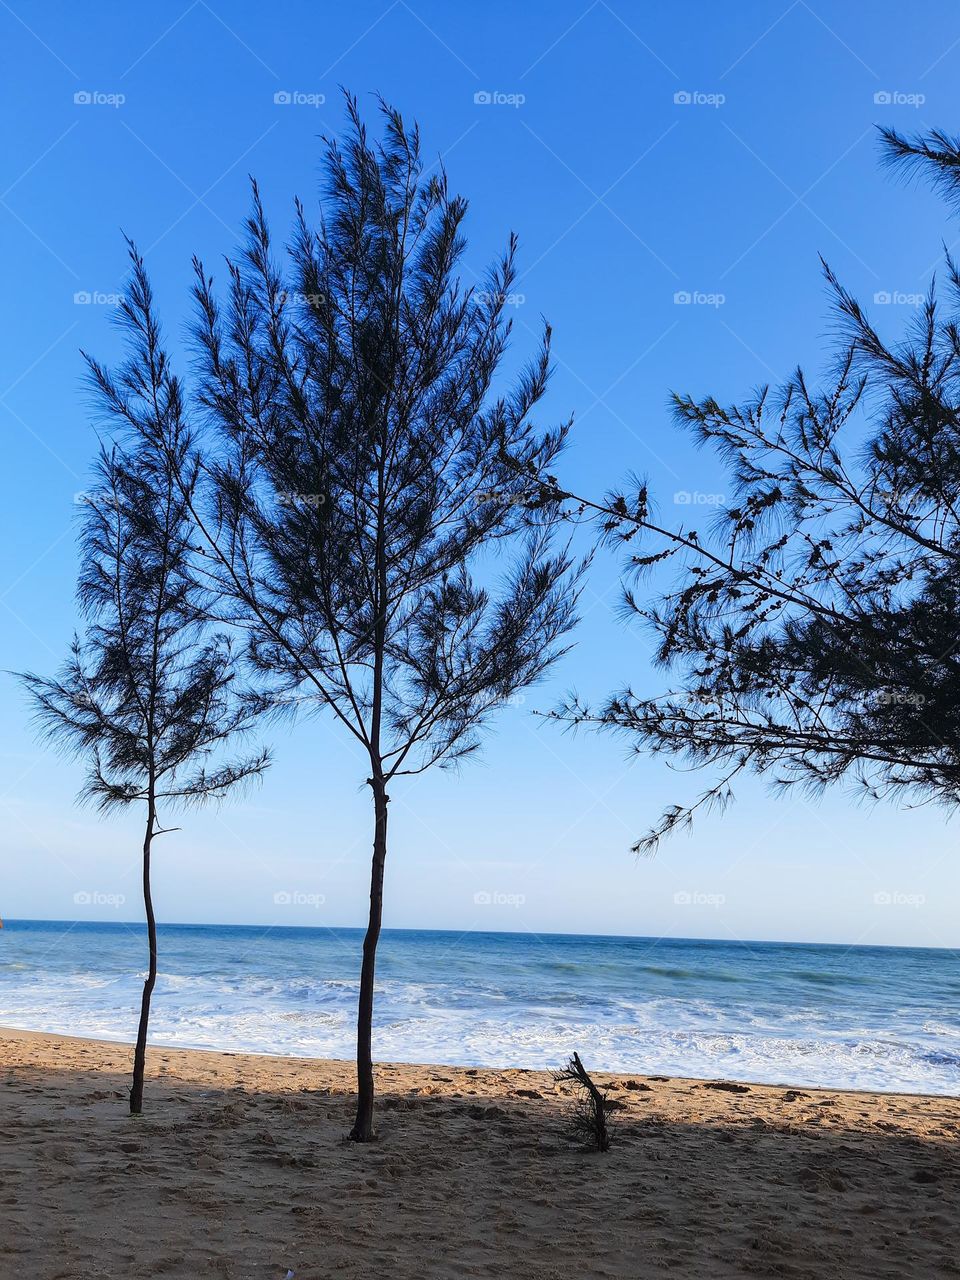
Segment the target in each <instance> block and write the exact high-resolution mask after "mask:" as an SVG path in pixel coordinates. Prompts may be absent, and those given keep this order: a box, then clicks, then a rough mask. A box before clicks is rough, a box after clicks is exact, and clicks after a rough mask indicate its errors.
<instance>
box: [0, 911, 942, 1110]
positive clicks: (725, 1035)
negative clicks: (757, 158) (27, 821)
mask: <svg viewBox="0 0 960 1280" xmlns="http://www.w3.org/2000/svg"><path fill="white" fill-rule="evenodd" d="M362 937H363V934H362V932H361V931H360V930H359V929H294V928H274V927H256V926H225V925H164V926H161V928H160V942H159V952H160V965H159V977H158V980H157V986H156V991H155V993H154V999H153V1008H152V1017H151V1024H150V1032H151V1041H152V1042H153V1043H155V1044H158V1045H161V1044H162V1045H171V1046H177V1047H182V1048H204V1049H226V1050H232V1051H246V1052H253V1053H266V1054H294V1055H302V1056H307V1057H325V1058H349V1057H351V1056H352V1054H353V1051H354V1035H355V1030H356V1000H357V990H358V973H359V967H360V947H361V941H362ZM145 968H146V933H145V929H144V926H143V925H142V924H130V925H125V924H117V923H109V924H95V923H78V924H71V923H65V922H62V921H26V920H13V921H7V922H6V927H5V928H4V929H3V930H2V932H0V1024H2V1025H4V1026H12V1027H21V1028H25V1029H29V1030H35V1031H54V1032H60V1033H65V1034H70V1035H77V1036H91V1037H99V1038H102V1039H108V1040H122V1041H132V1040H133V1039H134V1037H135V1033H136V1024H137V1017H138V1013H139V1006H140V991H141V987H142V982H143V975H144V970H145ZM374 1045H375V1054H376V1057H377V1058H378V1059H380V1060H381V1061H395V1062H432V1063H450V1064H455V1063H461V1064H464V1065H472V1066H499V1067H503V1066H523V1067H546V1068H554V1067H557V1066H559V1065H561V1064H562V1063H563V1062H564V1061H565V1060H566V1059H567V1058H568V1057H569V1055H570V1053H571V1052H572V1051H573V1050H577V1051H578V1052H579V1053H580V1055H581V1057H582V1058H583V1060H584V1062H585V1063H586V1064H587V1065H588V1067H590V1068H593V1069H596V1070H611V1071H633V1072H638V1073H640V1072H645V1073H648V1074H661V1075H685V1076H697V1077H718V1076H722V1077H726V1078H728V1079H737V1080H752V1081H759V1082H768V1083H774V1084H799V1085H804V1084H805V1085H826V1086H831V1087H836V1088H853V1089H881V1090H897V1091H910V1092H914V1091H915V1092H924V1093H939V1094H957V1093H960V957H958V955H957V954H956V953H954V952H952V951H948V950H932V949H919V948H917V949H913V948H901V947H851V946H828V945H820V944H804V945H799V944H792V943H791V944H787V943H777V942H727V941H723V942H721V941H704V940H696V939H676V938H624V937H580V936H574V935H566V934H562V935H550V934H546V935H538V936H534V935H531V934H516V933H473V932H471V933H452V932H451V933H444V932H433V931H419V930H389V929H388V930H385V931H384V933H383V935H382V938H381V942H380V949H379V953H378V961H377V994H376V1011H375V1030H374Z"/></svg>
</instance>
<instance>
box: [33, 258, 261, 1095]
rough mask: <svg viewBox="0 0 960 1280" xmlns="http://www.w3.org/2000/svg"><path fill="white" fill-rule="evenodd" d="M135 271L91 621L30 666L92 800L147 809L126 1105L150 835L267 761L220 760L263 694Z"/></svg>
mask: <svg viewBox="0 0 960 1280" xmlns="http://www.w3.org/2000/svg"><path fill="white" fill-rule="evenodd" d="M143 284H144V282H143V280H142V279H140V280H135V281H134V288H133V291H132V293H131V295H130V297H129V299H128V300H127V301H126V302H125V303H124V304H123V316H124V320H125V323H126V325H127V327H128V330H129V331H130V332H132V333H133V334H134V335H135V339H134V348H133V352H132V355H131V359H130V360H129V362H128V363H127V364H126V365H125V366H124V368H123V369H122V370H121V371H120V374H119V376H118V378H117V379H116V380H113V379H112V378H110V377H109V376H108V375H107V374H106V373H105V371H104V370H102V369H101V368H100V367H99V366H97V365H96V364H95V363H91V368H92V371H93V379H94V383H95V386H96V388H97V390H98V392H99V394H100V397H101V399H102V401H103V402H104V403H105V407H106V408H107V410H108V412H109V413H110V415H111V416H112V417H113V418H114V420H115V423H116V425H117V426H119V428H120V429H121V434H122V436H124V437H125V438H126V444H124V443H122V442H121V441H120V440H117V441H116V442H115V443H113V444H112V445H109V446H103V447H102V448H101V451H100V455H99V461H98V466H97V470H96V484H95V488H94V489H93V490H92V491H91V492H90V493H88V494H86V495H85V503H84V506H83V511H82V529H81V538H80V577H79V584H78V600H79V606H80V611H81V614H82V616H83V618H84V620H85V624H86V625H85V629H84V631H83V634H82V635H80V636H78V637H75V639H74V642H73V645H72V648H71V652H70V657H69V659H68V661H67V662H66V664H65V666H64V668H63V670H62V671H61V672H60V673H59V674H58V676H57V677H56V678H54V679H48V678H45V677H42V676H39V675H35V674H25V675H23V676H22V677H21V679H22V680H23V682H24V684H25V686H26V688H27V689H28V691H29V694H30V698H31V701H32V703H33V707H34V710H35V713H36V716H37V718H38V721H39V724H40V726H41V729H42V731H43V732H44V733H45V735H46V736H47V737H48V738H49V739H50V741H52V742H53V743H54V744H55V746H56V747H58V748H59V749H62V750H64V751H67V752H70V753H73V754H75V755H78V756H81V757H83V758H84V759H85V760H86V761H87V762H88V766H89V768H88V774H87V778H86V783H85V786H84V789H83V792H82V793H81V796H82V799H85V800H88V801H92V802H93V803H94V804H96V806H97V807H98V808H99V809H100V810H102V811H109V810H113V809H117V808H125V807H127V806H128V805H133V804H136V805H140V806H142V812H143V814H144V834H143V850H142V867H143V903H144V909H145V912H146V921H147V937H148V946H149V965H148V971H147V977H146V980H145V982H144V986H143V996H142V1000H141V1008H140V1020H139V1025H138V1030H137V1042H136V1049H135V1054H134V1070H133V1083H132V1087H131V1090H130V1112H131V1114H134V1115H136V1114H138V1113H139V1112H140V1111H141V1108H142V1104H143V1077H144V1067H145V1060H146V1043H147V1029H148V1024H149V1018H150V1000H151V996H152V993H153V988H154V985H155V983H156V977H157V925H156V916H155V912H154V906H153V895H152V888H151V856H152V852H153V842H154V840H155V839H156V838H157V836H158V835H160V834H162V832H163V830H164V828H163V827H162V826H161V816H162V815H163V814H165V813H166V812H167V810H168V809H171V808H174V807H177V806H183V805H194V804H201V803H203V802H204V801H208V800H211V799H214V798H218V797H222V796H224V795H225V794H226V793H227V792H228V791H230V790H231V789H232V788H234V787H235V786H236V785H237V784H238V783H240V782H243V781H244V780H247V779H250V778H254V777H257V776H259V775H260V774H261V773H262V772H263V770H264V769H265V768H266V766H267V763H268V758H267V754H266V752H261V753H258V754H256V755H253V756H251V757H249V758H246V759H241V760H236V761H226V762H223V761H222V760H220V759H219V757H217V759H215V760H213V761H211V757H212V756H215V755H216V754H217V753H218V752H219V751H220V749H221V748H223V747H224V745H225V744H227V743H228V741H229V740H230V739H233V738H235V737H236V736H237V735H240V734H243V733H245V732H246V731H247V729H248V728H249V727H250V725H251V723H252V720H253V717H254V716H255V715H256V714H257V712H258V710H259V704H258V702H257V700H256V699H253V698H250V697H248V696H246V695H244V694H243V693H242V692H240V691H239V690H238V687H237V673H236V669H235V662H234V658H233V654H232V651H231V646H230V642H229V640H228V639H227V638H226V637H225V636H224V635H221V634H211V633H210V630H209V625H208V616H209V604H210V600H209V597H208V593H207V592H206V591H204V589H203V588H202V586H201V584H200V581H199V579H198V577H197V574H196V572H195V565H194V555H193V551H192V546H191V533H192V526H191V522H190V520H189V503H190V500H191V497H192V494H193V491H194V488H195V486H196V480H197V471H196V467H195V466H194V465H193V464H192V463H191V462H190V454H191V442H190V438H189V434H188V432H187V431H186V430H185V428H184V425H183V422H182V420H181V416H180V406H181V400H180V390H179V386H178V384H177V383H176V380H175V379H174V378H173V377H172V376H171V375H170V373H169V370H168V368H167V366H166V362H165V360H164V359H163V357H162V356H161V355H160V353H159V333H158V332H157V330H156V329H155V327H154V325H153V323H152V320H151V318H150V314H149V312H150V298H149V292H148V291H145V290H144V288H143Z"/></svg>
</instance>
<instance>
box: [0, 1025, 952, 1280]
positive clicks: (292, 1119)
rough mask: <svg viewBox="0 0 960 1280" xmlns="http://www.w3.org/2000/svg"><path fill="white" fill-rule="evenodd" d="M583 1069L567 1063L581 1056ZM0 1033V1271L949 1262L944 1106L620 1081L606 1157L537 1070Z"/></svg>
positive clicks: (819, 1092)
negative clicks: (0, 1236)
mask: <svg viewBox="0 0 960 1280" xmlns="http://www.w3.org/2000/svg"><path fill="white" fill-rule="evenodd" d="M587 1060H588V1065H589V1054H587ZM130 1065H131V1052H130V1048H129V1046H127V1045H123V1044H120V1043H116V1042H112V1041H97V1040H85V1039H80V1038H76V1037H69V1036H59V1035H53V1034H48V1033H41V1032H21V1031H16V1030H13V1029H10V1028H2V1029H0V1090H2V1092H0V1097H2V1100H3V1106H2V1110H0V1187H2V1193H0V1201H2V1214H3V1219H4V1226H5V1229H4V1241H5V1252H6V1259H5V1261H3V1262H0V1273H2V1274H3V1275H4V1277H5V1276H6V1275H10V1276H11V1277H12V1276H14V1275H17V1276H19V1275H24V1274H30V1275H31V1276H35V1277H37V1276H39V1277H41V1278H44V1280H45V1278H47V1277H49V1280H73V1278H74V1277H76V1278H77V1280H80V1277H83V1280H87V1278H89V1277H111V1278H112V1277H117V1276H121V1275H122V1276H124V1277H141V1276H142V1277H155V1276H173V1277H179V1276H183V1277H187V1276H191V1277H196V1276H203V1275H213V1276H218V1277H226V1278H227V1280H248V1278H249V1280H284V1277H285V1276H286V1273H287V1271H293V1272H294V1274H295V1276H296V1280H325V1278H326V1277H329V1276H331V1275H336V1276H346V1277H366V1276H375V1275H389V1276H391V1277H400V1278H401V1280H406V1278H407V1277H409V1278H410V1280H413V1277H419V1276H430V1277H433V1276H436V1277H441V1278H443V1280H447V1278H448V1277H449V1280H454V1277H491V1278H492V1277H495V1276H496V1277H501V1276H509V1277H510V1278H511V1280H514V1278H515V1277H516V1278H518V1280H560V1277H568V1276H569V1274H570V1273H571V1270H575V1271H576V1272H577V1273H578V1274H579V1275H583V1276H597V1277H601V1276H603V1277H623V1278H624V1280H626V1278H627V1277H630V1278H631V1280H636V1278H637V1277H644V1278H645V1277H647V1276H650V1277H653V1276H661V1275H663V1274H664V1273H665V1272H666V1271H670V1272H671V1273H672V1274H674V1275H679V1276H690V1277H694V1276H701V1275H706V1274H709V1275H710V1276H711V1277H743V1276H790V1277H794V1278H797V1280H800V1278H805V1277H810V1278H811V1280H813V1278H814V1277H818V1278H819V1277H822V1276H823V1275H825V1274H831V1275H843V1276H844V1277H858V1278H859V1277H863V1278H864V1280H867V1278H868V1277H869V1278H870V1280H874V1278H875V1277H882V1276H890V1277H894V1276H896V1277H904V1276H906V1277H914V1276H915V1277H917V1278H918V1280H919V1278H920V1277H924V1276H930V1275H937V1276H960V1263H958V1261H957V1259H956V1256H955V1247H954V1244H955V1242H954V1236H955V1232H954V1226H953V1223H954V1208H953V1206H954V1205H955V1203H956V1194H957V1191H958V1189H960V1154H958V1153H960V1100H957V1099H955V1098H947V1097H943V1096H937V1095H933V1096H923V1095H905V1094H876V1093H867V1092H858V1093H855V1092H852V1091H845V1090H832V1089H813V1088H810V1089H807V1088H796V1087H794V1088H789V1087H782V1086H772V1085H742V1084H739V1083H737V1084H734V1085H730V1084H729V1083H725V1082H719V1081H703V1080H689V1079H677V1078H673V1079H666V1078H663V1077H656V1076H648V1077H642V1076H640V1075H637V1074H634V1073H622V1074H619V1075H612V1074H610V1073H605V1072H598V1073H596V1078H597V1081H598V1083H599V1084H601V1086H602V1087H604V1088H605V1089H607V1090H608V1093H609V1097H610V1099H611V1101H613V1103H614V1110H612V1112H611V1126H612V1134H613V1145H612V1147H611V1150H610V1151H609V1152H608V1153H607V1154H606V1155H603V1156H600V1155H598V1154H596V1153H591V1152H586V1151H584V1150H582V1149H581V1148H580V1147H579V1146H578V1145H577V1143H576V1142H575V1141H574V1140H573V1139H572V1138H571V1137H570V1134H569V1125H568V1115H569V1106H570V1095H569V1092H568V1091H567V1089H566V1088H565V1087H563V1086H558V1085H556V1084H555V1082H554V1080H553V1077H552V1075H551V1074H550V1073H549V1072H544V1071H535V1070H525V1069H522V1068H513V1069H504V1070H500V1069H496V1068H474V1067H469V1068H465V1067H450V1066H444V1065H413V1064H398V1063H395V1064H388V1063H385V1064H380V1065H379V1066H378V1067H377V1089H378V1095H379V1106H378V1112H377V1124H378V1141H377V1142H375V1143H373V1144H369V1145H367V1146H362V1147H358V1146H357V1145H356V1144H354V1143H351V1142H349V1141H347V1140H346V1134H347V1132H348V1130H349V1127H350V1123H351V1120H352V1109H353V1065H352V1063H349V1062H342V1061H333V1060H327V1059H313V1058H289V1057H274V1056H268V1055H252V1054H235V1053H220V1052H215V1051H211V1050H186V1049H168V1048H163V1047H161V1046H152V1047H151V1049H150V1051H149V1052H148V1056H147V1084H146V1093H145V1110H144V1114H143V1115H142V1116H141V1117H137V1118H131V1117H130V1116H129V1115H128V1114H127V1110H126V1107H127V1089H128V1088H129V1074H130Z"/></svg>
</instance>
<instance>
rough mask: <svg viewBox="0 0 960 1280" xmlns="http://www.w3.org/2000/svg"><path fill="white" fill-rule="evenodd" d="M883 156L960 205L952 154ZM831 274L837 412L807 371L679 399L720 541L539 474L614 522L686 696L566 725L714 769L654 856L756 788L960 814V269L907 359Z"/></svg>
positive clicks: (649, 843) (610, 525)
mask: <svg viewBox="0 0 960 1280" xmlns="http://www.w3.org/2000/svg"><path fill="white" fill-rule="evenodd" d="M882 138H883V147H884V151H885V155H886V156H887V158H888V159H890V160H892V161H893V162H894V163H896V164H899V165H902V164H905V163H912V164H920V165H922V166H926V167H927V168H929V167H931V166H932V169H933V173H934V176H935V179H936V181H937V182H938V184H939V185H940V186H941V187H943V188H944V189H945V190H946V191H947V192H948V193H949V194H950V196H951V197H952V198H954V199H955V198H956V197H957V195H958V193H960V144H958V143H957V142H956V141H950V140H949V139H948V138H947V137H946V136H945V135H944V134H942V133H935V134H932V135H931V136H930V137H929V138H927V139H917V140H914V141H912V142H911V141H909V140H907V139H904V138H902V137H901V136H900V135H898V134H896V133H895V132H893V131H884V132H883V134H882ZM824 269H825V271H826V277H827V281H828V283H829V287H830V289H831V292H832V295H833V298H834V303H835V311H836V316H837V319H838V321H839V327H840V342H839V350H838V353H837V363H836V367H835V370H834V372H833V374H832V376H831V377H830V379H829V381H828V382H827V384H826V386H825V387H824V388H823V389H822V390H816V389H814V388H811V386H810V385H809V384H808V381H807V379H806V377H805V376H804V374H803V372H802V370H798V371H797V372H796V373H795V374H794V375H793V377H791V378H789V379H788V380H787V381H786V382H785V384H784V385H783V386H782V387H781V388H780V390H779V391H777V392H773V391H771V390H770V389H769V388H766V387H765V388H762V389H761V390H760V391H759V392H758V393H757V394H756V395H755V396H754V397H753V398H751V399H750V400H748V401H747V402H745V403H743V404H740V405H734V406H732V407H724V406H722V405H721V404H719V403H718V402H717V400H715V399H713V398H706V399H703V400H696V399H694V398H692V397H690V396H686V395H677V396H674V398H673V407H674V417H675V420H676V421H677V423H678V424H679V425H680V426H681V427H682V428H683V429H685V430H688V431H690V432H692V434H693V437H694V439H695V440H696V441H697V443H698V444H701V445H706V446H707V447H709V448H710V449H711V450H713V451H714V452H715V453H716V454H717V456H718V457H719V458H720V460H721V461H722V462H723V464H724V465H725V467H726V470H727V475H728V481H729V485H728V488H729V491H730V492H732V493H733V494H734V495H735V497H734V500H733V502H732V503H731V504H730V505H727V506H724V507H722V508H719V509H718V511H717V513H716V519H715V523H714V525H713V527H712V528H711V529H707V530H701V529H699V528H692V527H690V526H689V525H684V526H681V527H675V528H668V527H666V526H665V525H664V524H663V523H662V522H660V521H658V520H657V519H656V518H655V516H654V514H653V510H652V505H651V502H650V498H649V494H648V491H647V487H646V485H645V484H642V483H640V482H638V481H634V482H633V484H632V485H631V487H630V489H629V491H620V492H614V493H611V494H609V495H607V496H606V497H605V498H604V499H602V500H599V501H591V500H585V499H583V498H578V497H575V496H574V495H573V494H571V493H569V492H568V491H566V490H565V489H564V488H563V486H562V485H561V483H560V482H559V480H557V479H556V478H555V477H554V476H552V475H549V474H547V473H542V472H541V473H539V475H537V476H534V474H533V472H532V471H531V469H530V468H529V466H528V467H527V474H528V478H529V479H530V480H531V481H533V480H534V479H537V480H539V482H540V484H541V500H542V501H543V502H544V503H545V504H547V505H548V506H549V505H550V504H554V505H555V506H556V507H559V508H562V509H564V510H565V511H566V512H567V515H568V516H569V517H572V518H579V517H581V516H583V517H586V518H591V519H595V520H597V521H599V523H600V525H601V528H602V531H603V534H604V536H605V537H607V538H609V539H611V540H612V541H613V542H614V543H615V544H617V545H620V546H626V547H627V548H628V550H629V561H628V572H629V575H630V579H631V580H630V581H629V582H628V584H627V587H626V590H625V598H624V607H625V610H626V612H627V613H628V615H631V616H634V617H639V618H640V619H641V620H642V621H643V622H644V623H646V624H647V625H648V626H649V628H650V629H651V631H652V633H653V635H654V638H655V642H656V649H655V660H656V662H657V663H658V664H659V665H660V666H661V667H662V668H664V669H665V671H666V672H667V673H668V679H669V680H670V681H671V686H670V688H669V690H668V691H667V692H666V693H664V694H659V695H653V696H643V695H639V694H637V693H635V692H634V691H633V690H632V689H630V688H627V689H624V690H622V691H620V692H618V693H617V694H616V695H615V696H613V697H612V698H610V699H609V701H608V702H607V703H606V704H605V705H602V706H600V707H598V708H596V709H591V708H590V707H587V706H585V705H583V704H582V703H581V702H579V701H578V700H577V699H575V698H573V699H570V700H568V701H567V702H566V703H565V704H564V705H563V706H562V707H561V708H560V709H559V710H558V711H557V712H555V713H553V714H554V715H555V716H556V717H557V718H558V719H560V720H562V721H563V722H565V723H567V724H573V725H580V724H587V725H593V726H597V727H599V728H601V729H607V730H613V731H616V732H619V733H623V734H625V735H626V736H627V738H628V740H629V741H630V742H631V743H632V745H633V746H634V747H635V749H636V750H637V751H642V752H648V751H652V752H654V753H659V754H664V755H666V756H669V757H671V758H672V759H674V760H680V761H685V762H687V763H688V764H692V765H694V766H703V765H712V766H716V767H718V771H719V775H720V776H719V780H718V781H716V782H715V783H713V784H712V785H711V786H710V787H709V789H708V790H707V791H706V792H705V793H704V794H703V795H702V796H701V797H700V798H699V799H698V800H696V801H694V802H693V803H689V804H676V805H672V806H670V807H669V808H668V809H667V810H666V811H665V813H664V814H663V817H662V818H661V820H660V822H659V823H658V824H656V825H655V826H654V827H653V828H652V829H651V830H650V831H649V832H648V833H647V834H646V835H645V836H644V837H643V838H642V839H641V840H639V841H638V842H637V844H636V846H635V849H637V850H641V849H646V850H649V849H652V848H654V847H656V844H657V842H658V840H659V839H660V838H661V837H662V836H663V835H665V834H667V833H668V832H670V831H672V830H673V829H674V828H676V827H677V826H678V825H680V824H687V823H689V821H690V819H691V817H692V815H693V813H694V811H695V810H696V809H697V808H699V807H700V806H702V805H709V804H711V803H720V804H721V805H722V804H724V803H726V802H727V800H729V798H730V797H731V794H732V793H731V790H730V785H731V782H732V780H733V779H734V778H735V777H736V776H737V775H738V774H740V773H742V772H744V771H745V770H750V771H754V772H756V773H759V774H761V775H764V776H765V777H767V778H769V779H770V780H772V781H773V782H774V784H775V785H779V786H790V785H795V784H800V785H804V786H807V787H810V788H812V789H814V790H817V789H820V788H823V787H825V786H827V785H830V784H833V783H839V782H843V781H847V782H851V783H853V784H854V785H855V786H857V787H859V788H863V789H865V791H866V793H867V794H868V795H869V796H871V797H882V796H900V797H903V798H904V799H908V800H911V801H913V802H922V801H933V802H942V803H945V804H947V805H954V804H956V803H957V800H958V798H960V654H958V648H957V646H958V638H957V617H958V608H960V419H958V414H960V333H958V328H957V323H956V315H957V306H958V303H960V273H958V270H957V268H956V266H955V265H954V263H953V261H952V260H950V258H949V257H948V259H947V294H946V299H945V303H944V302H938V298H937V294H936V290H935V287H934V286H933V285H931V288H930V291H929V294H928V296H927V298H926V301H925V303H924V305H923V306H922V307H921V308H919V310H918V312H917V315H916V317H915V319H914V321H913V322H912V324H911V325H910V327H909V330H908V332H907V334H906V335H905V337H903V338H902V339H901V340H900V341H899V342H896V343H890V342H888V341H886V340H885V339H884V338H882V337H881V336H880V333H879V332H878V330H877V329H876V328H875V327H874V325H873V324H872V323H871V321H870V319H869V318H868V316H867V313H866V311H865V310H864V309H863V308H862V307H861V305H860V304H859V303H858V302H857V300H856V299H855V298H854V297H853V296H852V295H851V294H850V293H849V292H848V291H847V290H846V289H845V288H844V287H843V286H842V284H841V283H840V282H839V281H838V280H837V278H836V276H835V275H834V274H833V272H832V271H831V270H830V269H829V267H827V266H826V264H824ZM521 470H522V467H521V466H520V464H519V463H518V472H520V471H521ZM638 543H639V545H637V544H638ZM663 565H668V566H669V565H673V566H674V567H675V568H676V570H677V578H676V581H675V583H674V585H673V586H672V588H670V589H668V590H667V591H665V592H661V593H651V595H652V597H653V598H652V600H651V599H649V598H648V599H644V598H642V597H641V594H640V588H639V587H638V586H637V584H636V582H635V580H634V579H636V578H637V577H638V576H640V577H642V576H643V575H645V574H647V573H649V572H650V571H651V570H652V569H653V568H654V566H663Z"/></svg>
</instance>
